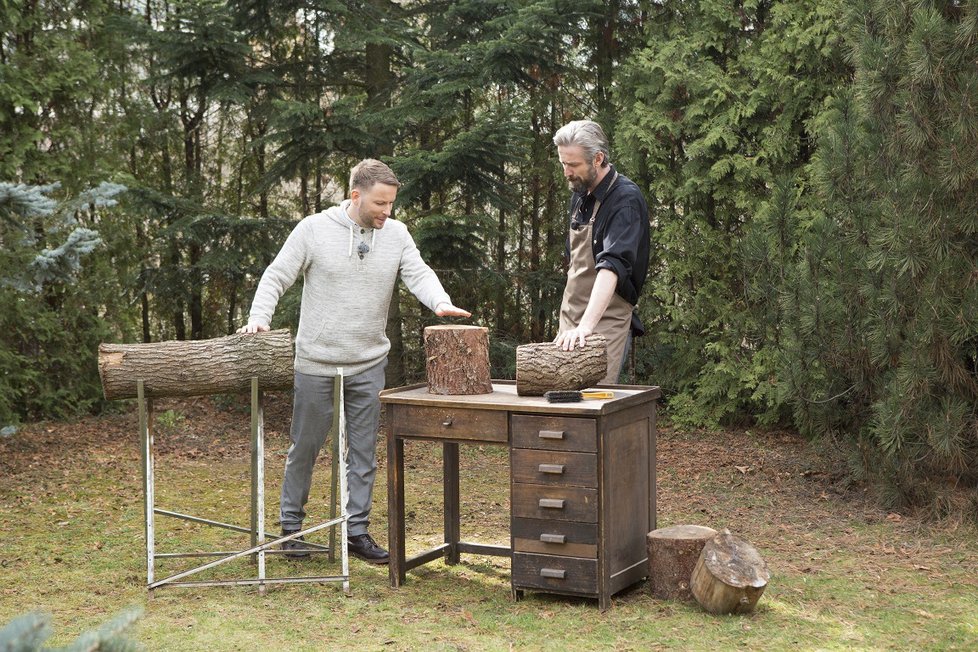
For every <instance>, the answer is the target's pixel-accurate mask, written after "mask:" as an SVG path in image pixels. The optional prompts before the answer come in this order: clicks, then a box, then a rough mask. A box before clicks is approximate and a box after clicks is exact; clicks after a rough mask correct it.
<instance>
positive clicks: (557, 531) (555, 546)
mask: <svg viewBox="0 0 978 652" xmlns="http://www.w3.org/2000/svg"><path fill="white" fill-rule="evenodd" d="M513 551H514V552H534V553H538V554H542V555H560V556H562V557H586V558H588V559H597V557H598V524H597V523H575V522H574V521H552V520H548V521H542V520H540V519H536V518H514V519H513Z"/></svg>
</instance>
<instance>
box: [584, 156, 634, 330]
mask: <svg viewBox="0 0 978 652" xmlns="http://www.w3.org/2000/svg"><path fill="white" fill-rule="evenodd" d="M614 178H615V168H614V166H611V168H610V169H609V170H608V173H607V174H606V175H605V176H604V178H603V179H602V180H601V183H599V184H598V187H597V188H595V189H594V192H593V193H587V192H584V193H577V192H575V193H572V194H571V199H570V205H569V207H568V217H569V222H570V227H571V228H576V227H577V225H579V224H587V222H588V221H589V220H590V219H591V212H592V211H593V210H594V204H595V201H596V200H597V199H600V200H601V207H600V209H599V210H598V215H597V217H596V218H595V220H594V224H593V225H592V227H591V251H592V253H593V254H594V263H595V265H594V266H595V270H599V269H610V270H611V271H613V272H614V273H615V275H617V276H618V285H617V286H616V287H615V292H616V293H617V294H618V295H619V296H620V297H621V298H622V299H624V300H625V301H627V302H628V303H630V304H632V305H635V304H637V303H638V298H639V296H640V295H641V293H642V287H643V286H644V285H645V278H646V276H647V275H648V270H649V246H650V245H649V237H650V235H649V208H648V204H646V202H645V197H643V196H642V191H641V190H639V188H638V186H637V185H635V182H633V181H632V180H631V179H629V178H627V177H625V176H624V175H622V174H619V175H618V179H617V180H616V181H615V183H614V185H612V184H611V181H612V179H614ZM609 186H610V189H609ZM578 213H579V215H578ZM565 255H566V257H567V258H568V259H569V258H570V235H569V234H568V237H567V241H566V250H565ZM638 327H639V328H641V327H640V326H638Z"/></svg>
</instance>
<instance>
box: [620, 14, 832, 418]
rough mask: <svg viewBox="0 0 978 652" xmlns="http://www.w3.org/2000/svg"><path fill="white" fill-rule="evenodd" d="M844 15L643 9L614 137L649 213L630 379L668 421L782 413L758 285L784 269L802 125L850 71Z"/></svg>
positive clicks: (804, 139) (774, 335)
mask: <svg viewBox="0 0 978 652" xmlns="http://www.w3.org/2000/svg"><path fill="white" fill-rule="evenodd" d="M841 6H842V5H841V3H840V2H838V1H837V0H821V1H819V2H815V3H772V2H765V1H760V0H752V1H748V2H740V1H733V0H696V1H692V2H682V3H662V4H655V5H653V7H652V8H651V10H650V13H649V16H648V18H647V20H646V22H645V25H646V38H647V45H646V47H645V48H644V49H642V50H640V51H638V52H636V53H635V54H634V55H633V56H632V57H630V58H629V59H628V60H627V62H626V64H625V65H624V66H623V70H622V73H621V75H620V79H621V89H620V92H619V95H618V98H619V101H620V103H621V105H622V107H623V114H622V116H621V118H620V120H619V124H618V138H617V140H618V141H619V143H623V144H624V147H622V148H621V149H622V150H623V151H625V152H628V153H629V156H628V159H627V161H628V164H629V167H630V168H631V169H634V170H636V172H637V173H638V174H637V177H638V181H639V183H643V184H644V185H645V187H646V188H648V190H649V193H650V195H651V197H650V199H651V201H650V205H651V208H652V211H653V235H652V239H653V245H654V246H653V269H651V270H650V282H649V284H648V286H647V290H646V297H644V298H643V300H642V302H641V303H640V309H641V313H642V315H643V320H644V321H645V322H646V325H647V326H648V327H649V336H648V337H646V338H644V341H643V340H639V347H641V348H640V349H639V350H640V365H639V372H640V377H642V378H644V379H645V380H647V381H652V382H655V383H656V384H661V385H663V387H664V389H665V390H666V391H667V393H668V394H669V395H671V398H670V406H671V407H672V408H673V410H674V415H675V417H676V418H677V419H679V420H681V421H682V420H685V421H691V422H696V423H707V424H717V423H719V422H721V421H723V420H730V419H736V418H744V417H749V416H751V415H760V416H763V417H764V418H766V419H767V420H768V421H771V420H778V419H779V418H781V417H782V416H783V411H782V410H781V409H780V406H781V405H782V404H783V400H784V399H783V397H781V398H779V396H778V395H777V393H776V391H775V389H774V388H772V386H771V385H772V382H771V378H772V377H773V376H774V375H775V374H776V370H777V367H778V362H777V351H778V349H777V345H778V338H779V328H780V326H779V323H780V322H779V320H780V316H779V313H778V311H777V310H776V303H773V302H772V301H771V300H772V299H774V298H775V297H776V294H775V295H772V294H771V293H770V287H771V285H772V284H774V285H775V287H777V286H778V285H779V284H780V279H781V278H782V277H783V273H784V269H785V267H786V266H791V265H793V264H794V263H793V253H792V246H793V245H792V243H793V242H794V239H795V238H796V233H795V232H794V228H795V227H794V226H793V225H792V224H791V223H784V222H783V220H784V219H788V220H794V221H798V220H800V219H802V217H803V215H799V214H797V213H798V212H799V211H801V213H803V212H804V210H805V206H806V205H807V203H808V202H809V201H810V199H809V198H808V197H807V196H805V195H804V189H805V187H806V182H805V177H804V173H803V170H804V166H805V164H806V163H807V162H808V160H809V159H810V156H811V146H810V142H811V135H810V124H811V121H812V120H813V118H814V117H815V115H816V114H817V112H818V110H819V108H820V107H821V105H822V102H823V100H824V98H825V97H827V96H828V95H829V94H830V93H831V92H833V91H834V90H835V89H836V88H837V87H838V86H839V85H840V84H841V83H842V82H843V81H844V79H845V75H846V72H847V71H846V67H845V66H844V65H842V63H841V51H840V45H839V44H840V31H839V27H838V26H837V25H838V22H837V21H836V20H835V18H836V17H837V16H838V15H839V13H840V12H841ZM796 201H800V202H801V203H800V204H798V205H797V206H796V205H794V202H796ZM759 216H760V217H761V219H762V222H761V223H760V224H758V225H756V226H755V225H754V222H755V220H756V219H757V218H758V217H759Z"/></svg>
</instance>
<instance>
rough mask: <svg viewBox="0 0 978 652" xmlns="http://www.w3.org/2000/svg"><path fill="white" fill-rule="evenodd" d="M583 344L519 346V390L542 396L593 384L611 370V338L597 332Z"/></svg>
mask: <svg viewBox="0 0 978 652" xmlns="http://www.w3.org/2000/svg"><path fill="white" fill-rule="evenodd" d="M585 344H586V346H585V347H584V348H580V347H577V348H575V349H574V350H573V351H564V350H563V349H560V348H557V346H555V345H554V343H553V342H538V343H536V344H523V345H522V346H518V347H516V393H517V394H519V395H520V396H543V393H544V392H549V391H564V390H578V389H585V388H587V387H591V386H593V385H594V384H595V383H597V382H598V381H599V380H601V379H603V378H604V377H605V376H606V375H607V374H608V341H607V340H606V339H605V337H604V335H598V334H596V333H595V334H594V335H591V336H589V337H588V338H587V339H586V340H585Z"/></svg>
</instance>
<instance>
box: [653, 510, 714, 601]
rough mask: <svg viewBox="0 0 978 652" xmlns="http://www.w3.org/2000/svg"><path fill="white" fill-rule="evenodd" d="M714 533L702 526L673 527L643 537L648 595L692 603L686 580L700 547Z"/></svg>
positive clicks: (697, 556) (701, 548) (694, 564)
mask: <svg viewBox="0 0 978 652" xmlns="http://www.w3.org/2000/svg"><path fill="white" fill-rule="evenodd" d="M716 533H717V531H716V530H714V529H713V528H711V527H704V526H702V525H673V526H672V527H665V528H660V529H658V530H653V531H651V532H649V533H648V535H646V543H647V545H648V551H649V584H650V586H651V588H652V595H654V596H655V597H657V598H660V599H662V600H686V601H687V602H692V601H693V600H694V598H693V591H692V589H691V588H690V586H689V585H690V578H691V577H692V575H693V569H694V568H695V567H696V562H697V561H698V560H699V558H700V553H701V552H702V551H703V546H704V545H705V544H706V542H707V541H709V540H710V539H712V538H713V537H714V536H716Z"/></svg>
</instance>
